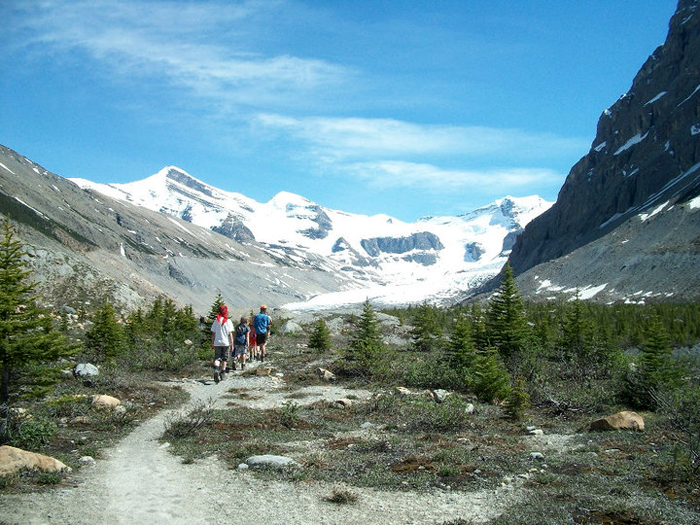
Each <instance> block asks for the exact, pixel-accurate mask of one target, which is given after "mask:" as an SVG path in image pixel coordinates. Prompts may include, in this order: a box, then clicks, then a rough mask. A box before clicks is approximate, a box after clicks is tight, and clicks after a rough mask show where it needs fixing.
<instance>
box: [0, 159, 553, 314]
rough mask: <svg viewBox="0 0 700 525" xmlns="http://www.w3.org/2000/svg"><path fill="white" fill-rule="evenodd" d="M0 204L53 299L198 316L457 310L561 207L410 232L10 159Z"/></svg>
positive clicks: (281, 200) (2, 175)
mask: <svg viewBox="0 0 700 525" xmlns="http://www.w3.org/2000/svg"><path fill="white" fill-rule="evenodd" d="M76 183H77V184H76ZM78 184H80V186H79V185H78ZM0 199H1V200H2V202H3V203H4V204H3V207H2V210H3V214H7V212H9V213H10V215H11V217H12V220H13V221H14V222H17V223H18V225H19V229H20V235H21V237H22V240H23V241H25V243H26V245H27V246H28V249H29V250H30V251H31V253H32V254H33V255H32V256H31V257H29V260H30V262H31V264H32V268H33V270H34V271H35V273H36V275H37V276H38V278H39V279H40V281H41V284H42V286H41V288H42V292H43V293H45V294H46V295H47V296H48V297H50V298H51V300H52V301H54V302H63V303H65V302H66V301H67V302H72V303H76V302H77V303H85V302H91V303H94V302H99V301H100V300H102V299H105V298H106V299H108V300H110V301H114V302H115V303H116V304H117V305H121V306H123V307H125V308H130V307H134V306H139V305H140V304H143V302H144V301H146V300H147V299H149V298H153V297H155V296H157V295H159V294H164V295H168V296H170V297H172V298H173V299H174V300H176V301H177V302H179V303H183V304H193V305H194V306H195V307H196V308H198V309H204V308H206V307H207V306H208V305H209V304H211V301H212V300H213V298H214V296H215V295H216V294H217V293H223V295H224V297H225V298H226V300H227V302H228V303H229V304H231V305H232V306H234V307H240V308H244V305H248V306H247V307H246V308H253V306H250V305H255V304H256V303H259V302H260V301H264V302H266V303H268V304H272V305H278V306H282V305H292V306H294V305H296V307H301V308H309V309H314V308H324V307H326V306H328V304H329V302H328V301H331V303H333V305H335V304H338V302H337V301H338V299H339V298H341V299H342V301H341V302H342V303H343V304H347V305H352V304H357V303H359V302H362V301H363V300H364V299H365V298H366V297H369V298H371V299H372V300H373V301H375V302H376V303H377V304H409V303H416V302H422V301H425V300H428V301H434V302H440V301H442V302H450V301H452V300H453V297H455V296H456V295H458V294H459V293H461V292H463V291H464V290H465V289H466V288H469V287H470V286H472V285H473V283H475V282H481V281H483V280H484V279H486V278H488V277H490V276H492V275H494V274H495V273H496V272H497V271H498V269H499V268H500V266H501V265H502V263H503V261H504V260H505V253H504V252H503V244H504V239H505V238H506V237H507V236H508V235H511V234H513V233H515V232H516V231H519V230H520V229H521V228H522V226H523V225H524V221H525V220H529V219H530V218H531V217H532V216H535V215H536V214H537V213H538V212H539V211H540V210H541V209H545V208H546V207H547V206H548V205H550V204H551V203H547V202H546V201H543V200H542V199H539V198H537V197H530V198H527V199H524V200H523V202H524V203H525V204H524V205H523V206H522V207H520V206H519V205H518V199H515V198H505V199H501V200H499V201H498V202H497V203H493V204H491V205H489V206H487V207H484V208H483V210H482V211H475V212H473V213H472V214H470V215H468V216H465V217H428V218H423V219H421V220H420V221H416V223H404V222H402V221H399V220H397V219H394V218H391V217H388V216H386V215H376V216H372V217H369V216H362V215H354V214H351V213H348V212H344V211H338V210H331V209H326V208H324V207H322V206H320V205H318V204H317V203H314V202H312V201H310V200H308V199H306V198H304V197H301V196H299V195H295V194H292V193H289V192H284V191H282V192H279V193H278V194H276V195H275V196H274V197H273V198H272V199H270V201H268V202H267V203H257V202H256V201H254V200H253V199H249V198H248V197H246V196H244V195H241V194H235V193H232V192H226V191H224V190H220V189H218V188H215V187H212V186H210V185H208V184H206V183H204V182H202V181H200V180H198V179H196V178H195V177H192V176H191V175H190V174H188V173H186V172H184V171H183V170H180V169H178V168H175V167H173V166H166V167H165V168H163V169H162V170H160V171H159V172H158V173H156V174H154V175H152V176H150V177H147V178H145V179H143V180H141V181H136V182H134V183H127V184H122V185H119V184H111V185H100V184H96V183H92V182H90V181H87V180H85V179H75V180H71V179H64V178H61V177H59V176H58V175H55V174H53V173H51V172H49V171H48V170H46V169H44V168H42V167H40V166H38V165H37V164H35V163H34V162H32V161H31V160H29V159H27V158H25V157H23V156H21V155H20V154H18V153H16V152H14V151H12V150H10V149H8V148H5V147H0ZM537 206H539V207H540V208H537ZM10 208H12V209H10ZM504 214H505V215H504ZM508 214H510V215H508ZM507 215H508V216H507ZM38 224H42V225H43V226H41V227H37V225H38ZM300 305H301V306H300Z"/></svg>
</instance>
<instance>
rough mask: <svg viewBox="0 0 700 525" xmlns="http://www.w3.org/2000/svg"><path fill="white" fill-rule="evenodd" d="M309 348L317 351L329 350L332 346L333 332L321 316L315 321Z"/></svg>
mask: <svg viewBox="0 0 700 525" xmlns="http://www.w3.org/2000/svg"><path fill="white" fill-rule="evenodd" d="M309 348H311V349H313V350H316V351H317V352H327V351H328V350H330V348H331V332H330V330H328V325H327V324H326V322H325V321H324V320H323V319H321V318H319V319H318V320H317V321H316V322H315V323H314V329H313V331H312V332H311V336H310V337H309Z"/></svg>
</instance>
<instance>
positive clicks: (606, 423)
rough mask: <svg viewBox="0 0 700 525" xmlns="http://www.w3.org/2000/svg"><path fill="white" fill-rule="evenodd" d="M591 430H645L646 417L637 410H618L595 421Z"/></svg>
mask: <svg viewBox="0 0 700 525" xmlns="http://www.w3.org/2000/svg"><path fill="white" fill-rule="evenodd" d="M589 430H590V431H605V430H636V431H639V432H643V431H644V418H643V417H642V416H640V415H639V414H637V413H636V412H631V411H628V410H625V411H622V412H618V413H617V414H613V415H611V416H608V417H604V418H601V419H597V420H595V421H593V422H592V423H591V425H590V427H589Z"/></svg>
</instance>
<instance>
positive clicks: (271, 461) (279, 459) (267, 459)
mask: <svg viewBox="0 0 700 525" xmlns="http://www.w3.org/2000/svg"><path fill="white" fill-rule="evenodd" d="M246 464H247V465H248V466H249V467H251V468H255V467H270V468H277V469H282V468H294V467H301V465H300V464H299V463H298V462H296V461H295V460H293V459H292V458H289V457H287V456H274V455H272V454H263V455H261V456H251V457H249V458H248V459H246Z"/></svg>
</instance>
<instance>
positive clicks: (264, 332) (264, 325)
mask: <svg viewBox="0 0 700 525" xmlns="http://www.w3.org/2000/svg"><path fill="white" fill-rule="evenodd" d="M270 323H272V319H271V318H270V316H269V315H267V306H265V305H264V304H263V305H261V306H260V313H259V314H256V315H255V317H253V326H254V327H255V345H256V347H257V348H258V351H257V354H258V358H259V359H260V361H265V344H266V343H267V339H268V337H269V336H270Z"/></svg>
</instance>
